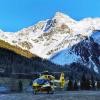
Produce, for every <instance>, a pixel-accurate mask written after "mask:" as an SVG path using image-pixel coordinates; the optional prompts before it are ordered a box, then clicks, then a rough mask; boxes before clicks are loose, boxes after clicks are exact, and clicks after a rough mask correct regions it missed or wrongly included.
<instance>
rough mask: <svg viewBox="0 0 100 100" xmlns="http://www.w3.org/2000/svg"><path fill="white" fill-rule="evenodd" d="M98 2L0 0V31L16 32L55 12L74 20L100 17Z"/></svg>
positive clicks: (80, 0) (92, 0) (78, 0)
mask: <svg viewBox="0 0 100 100" xmlns="http://www.w3.org/2000/svg"><path fill="white" fill-rule="evenodd" d="M99 10H100V0H0V29H2V30H4V31H13V32H14V31H18V30H20V29H22V28H24V27H28V26H30V25H33V24H35V23H37V22H38V21H40V20H44V19H47V18H51V17H52V16H54V14H55V13H56V12H57V11H60V12H63V13H65V14H67V15H69V16H71V17H72V18H74V19H76V20H80V19H82V18H84V17H100V11H99Z"/></svg>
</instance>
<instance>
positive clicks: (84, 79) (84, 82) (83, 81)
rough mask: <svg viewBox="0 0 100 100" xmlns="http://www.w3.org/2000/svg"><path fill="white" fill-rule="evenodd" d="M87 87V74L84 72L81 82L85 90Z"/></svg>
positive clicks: (81, 86) (81, 87)
mask: <svg viewBox="0 0 100 100" xmlns="http://www.w3.org/2000/svg"><path fill="white" fill-rule="evenodd" d="M85 87H86V77H85V74H84V73H83V75H82V79H81V84H80V89H82V90H85Z"/></svg>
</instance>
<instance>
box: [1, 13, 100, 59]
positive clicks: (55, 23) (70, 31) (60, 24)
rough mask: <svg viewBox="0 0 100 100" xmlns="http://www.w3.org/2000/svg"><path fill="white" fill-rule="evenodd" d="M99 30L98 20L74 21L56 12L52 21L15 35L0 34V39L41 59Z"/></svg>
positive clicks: (48, 20) (43, 22)
mask: <svg viewBox="0 0 100 100" xmlns="http://www.w3.org/2000/svg"><path fill="white" fill-rule="evenodd" d="M96 29H100V19H99V18H96V19H92V18H87V19H83V20H81V21H75V20H74V19H72V18H70V17H69V16H67V15H65V14H63V13H61V12H57V13H56V14H55V16H54V17H53V18H52V19H47V20H44V21H40V22H38V23H37V24H35V25H33V26H30V27H28V28H24V29H22V30H20V31H18V32H16V33H12V34H11V33H8V32H7V33H6V32H1V33H0V39H3V40H5V41H7V42H9V43H10V44H13V45H17V46H20V47H21V48H23V49H27V50H28V51H30V52H32V53H34V54H36V55H38V56H40V57H42V58H50V57H51V56H52V55H54V54H55V53H57V52H59V51H60V50H63V49H64V48H69V47H70V46H72V45H74V44H77V43H78V42H80V41H82V40H83V39H84V38H85V37H88V36H90V35H91V33H92V31H93V30H96Z"/></svg>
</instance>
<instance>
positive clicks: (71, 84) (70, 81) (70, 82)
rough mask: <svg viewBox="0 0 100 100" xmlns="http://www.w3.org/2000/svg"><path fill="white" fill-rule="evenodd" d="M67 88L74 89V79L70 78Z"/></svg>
mask: <svg viewBox="0 0 100 100" xmlns="http://www.w3.org/2000/svg"><path fill="white" fill-rule="evenodd" d="M67 90H68V91H71V90H73V82H72V80H69V82H68V87H67Z"/></svg>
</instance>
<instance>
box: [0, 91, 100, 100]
mask: <svg viewBox="0 0 100 100" xmlns="http://www.w3.org/2000/svg"><path fill="white" fill-rule="evenodd" d="M0 100H100V91H74V92H71V91H66V92H63V91H62V92H56V93H54V94H37V95H33V94H32V93H14V94H0Z"/></svg>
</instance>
